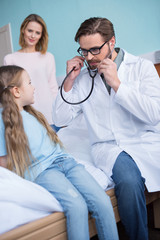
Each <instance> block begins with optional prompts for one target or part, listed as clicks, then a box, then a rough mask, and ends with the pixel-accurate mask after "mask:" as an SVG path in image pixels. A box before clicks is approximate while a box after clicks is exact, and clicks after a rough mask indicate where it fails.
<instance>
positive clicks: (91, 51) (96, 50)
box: [77, 41, 108, 57]
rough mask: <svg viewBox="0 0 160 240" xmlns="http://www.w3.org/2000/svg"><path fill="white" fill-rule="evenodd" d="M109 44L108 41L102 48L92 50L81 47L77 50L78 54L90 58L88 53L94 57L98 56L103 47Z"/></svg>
mask: <svg viewBox="0 0 160 240" xmlns="http://www.w3.org/2000/svg"><path fill="white" fill-rule="evenodd" d="M107 42H108V41H106V42H104V43H103V44H102V46H100V47H95V48H90V49H88V50H87V49H84V48H81V47H79V48H78V50H77V52H78V53H79V54H80V55H81V56H82V57H86V56H88V52H90V53H91V54H92V55H98V54H100V52H101V49H102V47H103V46H104V45H105V44H106V43H107Z"/></svg>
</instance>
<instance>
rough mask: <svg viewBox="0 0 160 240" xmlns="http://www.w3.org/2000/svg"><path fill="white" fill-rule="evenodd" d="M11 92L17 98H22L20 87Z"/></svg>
mask: <svg viewBox="0 0 160 240" xmlns="http://www.w3.org/2000/svg"><path fill="white" fill-rule="evenodd" d="M11 92H12V94H13V96H14V97H15V98H20V91H19V88H18V87H13V88H12V89H11Z"/></svg>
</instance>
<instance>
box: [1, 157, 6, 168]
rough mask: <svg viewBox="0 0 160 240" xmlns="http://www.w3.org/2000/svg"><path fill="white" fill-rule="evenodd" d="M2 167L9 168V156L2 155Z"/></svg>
mask: <svg viewBox="0 0 160 240" xmlns="http://www.w3.org/2000/svg"><path fill="white" fill-rule="evenodd" d="M0 167H4V168H7V156H2V157H0Z"/></svg>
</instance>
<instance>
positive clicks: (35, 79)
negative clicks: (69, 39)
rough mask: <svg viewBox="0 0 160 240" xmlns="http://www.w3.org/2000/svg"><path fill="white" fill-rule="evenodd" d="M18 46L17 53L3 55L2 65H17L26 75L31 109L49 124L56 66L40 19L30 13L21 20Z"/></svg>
mask: <svg viewBox="0 0 160 240" xmlns="http://www.w3.org/2000/svg"><path fill="white" fill-rule="evenodd" d="M19 45H20V46H21V49H20V50H19V51H17V52H14V53H12V54H8V55H7V56H5V58H4V65H18V66H20V67H23V68H24V69H25V70H26V71H27V72H28V73H29V75H30V77H31V81H32V84H33V85H34V87H35V103H34V104H33V106H34V107H35V108H36V109H37V110H38V111H40V112H42V113H43V114H44V116H45V117H46V119H47V121H48V122H49V124H51V125H52V124H53V121H52V103H53V100H54V99H55V97H56V95H57V92H58V86H57V82H56V74H55V69H56V67H55V60H54V56H53V55H52V54H51V53H49V52H47V47H48V32H47V27H46V24H45V22H44V20H43V19H42V18H41V17H40V16H38V15H36V14H31V15H29V16H28V17H27V18H25V20H24V21H23V23H22V24H21V28H20V37H19Z"/></svg>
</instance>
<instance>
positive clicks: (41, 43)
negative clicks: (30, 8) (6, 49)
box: [19, 14, 48, 54]
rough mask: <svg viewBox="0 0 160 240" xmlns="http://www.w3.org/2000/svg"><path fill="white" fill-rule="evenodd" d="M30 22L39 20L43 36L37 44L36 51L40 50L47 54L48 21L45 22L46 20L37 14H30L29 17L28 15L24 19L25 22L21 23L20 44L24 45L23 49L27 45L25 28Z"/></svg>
mask: <svg viewBox="0 0 160 240" xmlns="http://www.w3.org/2000/svg"><path fill="white" fill-rule="evenodd" d="M29 22H37V23H39V24H40V25H41V26H42V36H41V38H40V40H39V41H38V43H37V45H36V51H39V52H41V53H42V54H45V53H46V52H47V48H48V32H47V26H46V23H45V22H44V20H43V19H42V18H41V17H40V16H39V15H37V14H30V15H29V16H28V17H26V18H25V19H24V21H23V23H22V24H21V27H20V36H19V45H20V46H21V47H22V49H23V48H25V47H26V43H25V40H24V30H25V28H26V27H27V25H28V23H29Z"/></svg>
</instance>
